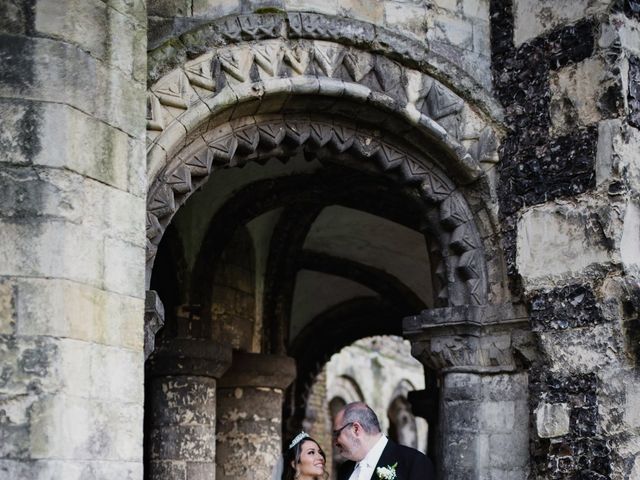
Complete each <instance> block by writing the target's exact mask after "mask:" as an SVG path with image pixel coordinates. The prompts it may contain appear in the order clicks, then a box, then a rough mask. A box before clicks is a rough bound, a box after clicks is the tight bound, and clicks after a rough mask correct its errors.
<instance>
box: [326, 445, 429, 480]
mask: <svg viewBox="0 0 640 480" xmlns="http://www.w3.org/2000/svg"><path fill="white" fill-rule="evenodd" d="M396 462H398V466H397V467H396V480H435V478H436V474H435V473H434V469H433V464H432V463H431V460H429V459H428V458H427V457H426V456H425V455H424V454H422V453H420V452H419V451H418V450H414V449H413V448H409V447H405V446H402V445H398V444H397V443H394V442H393V441H392V440H389V441H388V442H387V446H386V447H384V450H383V451H382V455H381V456H380V460H379V461H378V464H377V465H376V470H377V469H378V467H386V466H389V465H393V464H394V463H396ZM355 466H356V463H355V462H352V461H347V462H344V463H343V464H342V465H341V466H340V468H339V470H338V480H349V476H350V475H351V473H352V472H353V469H354V468H355ZM376 470H374V471H373V476H372V477H371V480H378V476H377V475H376Z"/></svg>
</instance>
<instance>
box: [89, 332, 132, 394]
mask: <svg viewBox="0 0 640 480" xmlns="http://www.w3.org/2000/svg"><path fill="white" fill-rule="evenodd" d="M90 360H91V363H90V365H91V381H90V382H86V385H87V386H90V388H91V391H90V396H91V397H92V398H96V399H102V400H105V401H116V402H122V403H133V404H138V405H142V402H143V400H144V382H143V379H144V361H143V356H142V352H140V351H131V350H127V349H124V348H117V347H110V346H100V345H95V344H93V345H92V348H91V357H90Z"/></svg>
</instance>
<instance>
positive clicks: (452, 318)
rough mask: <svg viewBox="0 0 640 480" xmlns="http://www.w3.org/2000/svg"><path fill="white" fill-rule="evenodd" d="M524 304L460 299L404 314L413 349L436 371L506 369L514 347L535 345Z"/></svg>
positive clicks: (522, 349)
mask: <svg viewBox="0 0 640 480" xmlns="http://www.w3.org/2000/svg"><path fill="white" fill-rule="evenodd" d="M528 330H529V328H528V317H527V315H526V312H525V310H524V308H516V307H515V306H513V305H511V304H499V305H463V306H457V307H446V308H437V309H431V310H424V311H423V312H422V313H420V314H419V315H415V316H411V317H406V318H405V319H404V320H403V333H404V336H405V338H407V339H409V340H410V341H411V345H412V349H411V353H412V355H413V356H414V357H416V358H417V359H418V360H420V362H422V363H423V364H424V365H425V366H426V367H427V368H430V369H432V370H435V371H438V372H447V371H459V372H477V373H483V372H509V371H515V370H517V369H518V366H517V362H516V352H519V353H520V354H521V355H524V356H525V357H526V356H528V355H529V354H530V353H529V352H530V351H532V350H533V349H531V348H528V347H529V346H530V343H531V341H532V339H531V335H530V333H529V332H528Z"/></svg>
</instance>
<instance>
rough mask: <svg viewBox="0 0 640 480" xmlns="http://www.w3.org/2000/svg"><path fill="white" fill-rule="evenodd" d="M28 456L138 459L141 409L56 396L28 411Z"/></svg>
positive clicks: (140, 446)
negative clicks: (29, 451)
mask: <svg viewBox="0 0 640 480" xmlns="http://www.w3.org/2000/svg"><path fill="white" fill-rule="evenodd" d="M31 412H32V414H31V454H32V455H33V456H34V457H36V458H67V459H77V460H89V459H103V460H106V459H114V460H116V459H118V460H131V461H140V459H141V458H142V428H140V427H141V425H142V413H143V411H142V407H141V406H137V405H132V404H122V403H117V402H97V401H93V400H90V399H88V398H81V397H75V396H70V395H64V394H61V393H58V394H56V395H52V396H45V397H43V398H42V399H40V400H39V401H38V402H36V403H34V405H33V407H32V410H31Z"/></svg>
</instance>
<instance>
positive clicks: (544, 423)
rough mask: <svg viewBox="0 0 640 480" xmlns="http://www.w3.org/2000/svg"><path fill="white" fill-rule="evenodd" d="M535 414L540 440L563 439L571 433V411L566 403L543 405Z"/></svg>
mask: <svg viewBox="0 0 640 480" xmlns="http://www.w3.org/2000/svg"><path fill="white" fill-rule="evenodd" d="M534 414H535V417H536V428H537V431H538V436H539V437H540V438H554V437H562V436H563V435H566V434H567V433H569V420H570V409H569V406H568V405H567V404H566V403H556V404H550V403H541V404H539V405H538V407H537V408H536V410H535V413H534Z"/></svg>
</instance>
